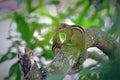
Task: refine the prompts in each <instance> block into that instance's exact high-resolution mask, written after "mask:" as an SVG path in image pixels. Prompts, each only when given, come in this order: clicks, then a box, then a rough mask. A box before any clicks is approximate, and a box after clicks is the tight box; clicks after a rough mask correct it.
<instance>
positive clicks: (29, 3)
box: [25, 0, 32, 13]
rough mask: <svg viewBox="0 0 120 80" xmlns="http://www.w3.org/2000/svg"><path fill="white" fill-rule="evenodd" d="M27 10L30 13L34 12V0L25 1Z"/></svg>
mask: <svg viewBox="0 0 120 80" xmlns="http://www.w3.org/2000/svg"><path fill="white" fill-rule="evenodd" d="M25 4H26V10H27V11H28V12H29V13H30V12H31V11H32V0H25Z"/></svg>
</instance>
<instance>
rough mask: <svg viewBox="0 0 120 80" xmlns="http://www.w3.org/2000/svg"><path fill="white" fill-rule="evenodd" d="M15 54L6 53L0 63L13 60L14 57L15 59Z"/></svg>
mask: <svg viewBox="0 0 120 80" xmlns="http://www.w3.org/2000/svg"><path fill="white" fill-rule="evenodd" d="M16 55H17V54H16V53H14V52H7V53H6V54H5V55H3V56H2V57H1V58H0V63H2V62H4V61H6V60H10V59H13V58H14V57H16Z"/></svg>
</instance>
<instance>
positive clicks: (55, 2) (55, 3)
mask: <svg viewBox="0 0 120 80" xmlns="http://www.w3.org/2000/svg"><path fill="white" fill-rule="evenodd" d="M48 4H54V5H58V4H60V1H59V0H50V1H49V2H48Z"/></svg>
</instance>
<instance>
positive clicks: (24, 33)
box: [0, 0, 120, 80]
mask: <svg viewBox="0 0 120 80" xmlns="http://www.w3.org/2000/svg"><path fill="white" fill-rule="evenodd" d="M6 1H8V4H9V1H10V0H1V1H0V4H3V3H4V2H6ZM13 1H15V8H13V9H10V10H7V11H4V10H1V11H0V14H1V17H0V21H4V20H6V19H9V21H10V25H9V30H8V37H7V40H9V41H11V42H12V44H11V45H10V46H9V48H8V49H6V50H7V52H6V53H4V54H3V55H1V56H0V63H4V62H5V61H7V60H13V59H15V58H17V54H18V53H19V52H21V51H22V50H23V48H24V47H28V48H30V49H32V50H33V52H34V53H35V55H36V56H38V57H39V58H44V59H46V60H51V59H53V55H52V50H51V44H52V37H53V35H54V33H55V31H54V30H55V28H56V27H57V26H58V25H59V24H60V23H67V24H77V25H81V26H82V27H83V28H92V27H95V28H100V29H101V30H104V31H106V32H108V33H109V34H110V35H111V36H112V37H114V38H115V39H116V40H117V41H118V42H120V0H13ZM8 4H6V5H8ZM11 5H14V4H11ZM8 8H9V6H8ZM13 24H15V25H16V27H13ZM1 27H4V26H1ZM14 30H15V31H14ZM0 33H1V32H0ZM2 45H4V44H2V43H1V46H2ZM21 48H22V50H21ZM16 62H17V61H16ZM16 62H15V63H13V64H12V66H11V67H10V69H9V74H8V75H6V77H5V78H4V80H21V73H20V70H19V66H18V64H17V63H16ZM118 63H119V62H111V63H109V64H104V65H103V66H101V67H100V68H99V69H98V68H95V69H93V70H82V71H81V72H80V75H81V76H80V77H79V80H118V79H120V78H119V75H120V74H119V73H118V72H117V71H120V66H119V65H118ZM119 64H120V63H119ZM113 65H114V66H113ZM111 66H112V67H111ZM116 66H117V68H116ZM104 70H106V72H105V71H104ZM110 70H111V71H110Z"/></svg>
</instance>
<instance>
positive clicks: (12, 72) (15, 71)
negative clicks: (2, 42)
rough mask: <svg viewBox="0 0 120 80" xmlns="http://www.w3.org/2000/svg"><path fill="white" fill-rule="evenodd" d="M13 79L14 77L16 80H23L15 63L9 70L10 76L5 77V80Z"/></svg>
mask: <svg viewBox="0 0 120 80" xmlns="http://www.w3.org/2000/svg"><path fill="white" fill-rule="evenodd" d="M11 77H13V78H14V80H21V72H20V68H19V65H18V64H17V63H14V64H13V65H12V66H11V68H10V69H9V75H8V76H7V77H5V78H4V80H10V78H11Z"/></svg>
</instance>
